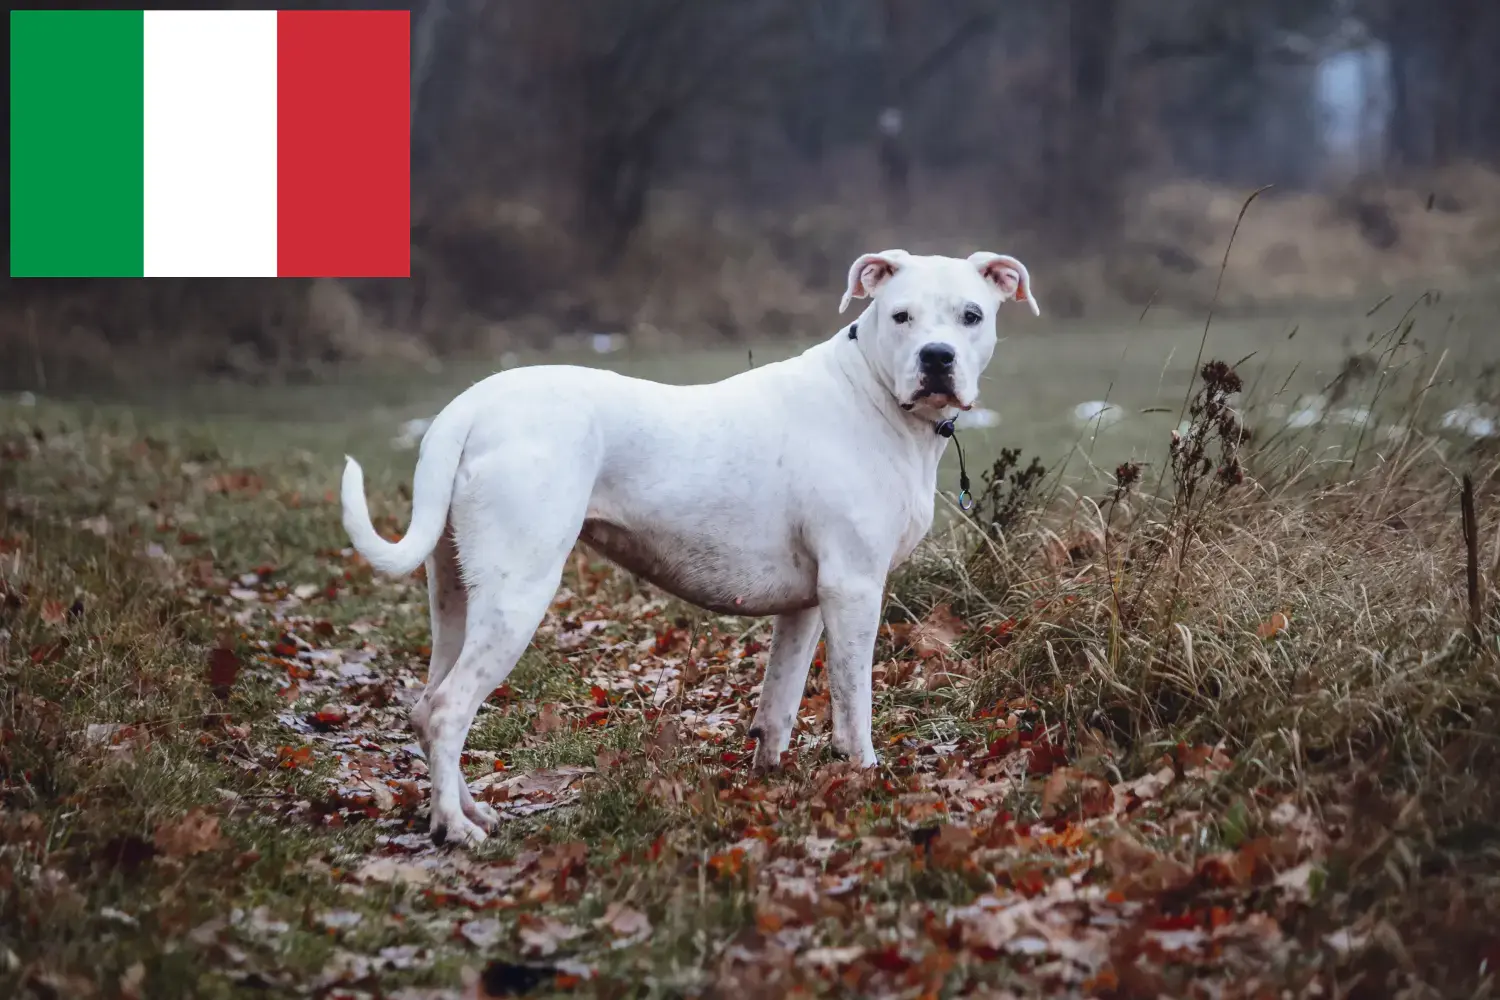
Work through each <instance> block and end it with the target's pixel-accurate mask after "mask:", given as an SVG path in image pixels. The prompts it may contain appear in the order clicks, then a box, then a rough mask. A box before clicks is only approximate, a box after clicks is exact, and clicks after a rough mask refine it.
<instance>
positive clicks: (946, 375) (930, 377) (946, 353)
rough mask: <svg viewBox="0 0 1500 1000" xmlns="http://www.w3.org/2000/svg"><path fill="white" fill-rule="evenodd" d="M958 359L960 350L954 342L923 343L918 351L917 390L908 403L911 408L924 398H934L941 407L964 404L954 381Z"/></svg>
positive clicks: (961, 405) (908, 407)
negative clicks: (955, 348) (957, 349)
mask: <svg viewBox="0 0 1500 1000" xmlns="http://www.w3.org/2000/svg"><path fill="white" fill-rule="evenodd" d="M957 361H958V352H957V351H955V350H954V349H953V345H952V344H944V343H941V342H934V343H931V344H925V345H923V347H922V349H921V350H919V351H918V352H917V374H918V376H919V380H918V382H917V391H916V392H915V393H913V394H912V397H911V400H910V401H909V403H908V404H907V407H906V408H907V409H911V408H912V407H913V406H915V405H916V404H917V403H919V402H922V401H924V400H932V401H933V402H934V403H935V404H937V405H938V406H940V407H943V406H958V407H962V408H963V409H968V407H965V406H963V404H962V403H961V402H959V399H958V389H957V387H956V386H955V385H954V383H953V369H954V365H955V364H956V363H957Z"/></svg>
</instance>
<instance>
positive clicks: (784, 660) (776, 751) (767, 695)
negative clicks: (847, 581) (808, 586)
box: [750, 608, 823, 771]
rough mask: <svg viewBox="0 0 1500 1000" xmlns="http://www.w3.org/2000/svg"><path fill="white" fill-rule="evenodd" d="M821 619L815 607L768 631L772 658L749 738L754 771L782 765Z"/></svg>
mask: <svg viewBox="0 0 1500 1000" xmlns="http://www.w3.org/2000/svg"><path fill="white" fill-rule="evenodd" d="M822 631H823V619H822V617H821V616H820V615H819V613H818V609H817V608H808V609H807V610H806V611H794V612H792V613H791V614H789V615H777V616H776V624H775V625H773V626H772V628H771V656H770V659H769V660H767V661H766V679H765V681H764V682H762V684H761V686H760V704H759V705H758V706H757V707H756V709H755V722H754V723H752V724H751V726H750V735H751V736H753V737H755V739H756V741H757V742H756V744H755V761H754V764H753V766H754V768H755V770H757V771H771V770H775V769H776V768H777V767H780V766H781V753H782V751H783V750H785V749H786V748H787V746H788V745H790V743H791V741H792V729H793V728H795V727H796V724H797V706H798V705H800V704H801V703H802V692H803V689H804V688H805V687H806V686H807V668H808V667H810V666H811V665H812V657H813V651H814V650H815V649H817V646H818V633H820V632H822Z"/></svg>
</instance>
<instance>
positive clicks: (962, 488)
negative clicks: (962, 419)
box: [932, 417, 974, 512]
mask: <svg viewBox="0 0 1500 1000" xmlns="http://www.w3.org/2000/svg"><path fill="white" fill-rule="evenodd" d="M932 429H933V430H935V431H937V433H938V437H945V438H952V440H953V447H954V448H957V449H958V509H959V510H961V511H964V512H968V511H971V510H973V509H974V497H973V496H972V495H971V494H970V493H969V470H968V469H966V468H964V446H963V445H961V444H959V443H958V435H957V434H956V433H954V432H955V431H956V430H957V428H955V427H954V426H953V418H952V417H949V418H948V419H947V420H940V421H938V422H937V423H936V424H934V425H933V428H932Z"/></svg>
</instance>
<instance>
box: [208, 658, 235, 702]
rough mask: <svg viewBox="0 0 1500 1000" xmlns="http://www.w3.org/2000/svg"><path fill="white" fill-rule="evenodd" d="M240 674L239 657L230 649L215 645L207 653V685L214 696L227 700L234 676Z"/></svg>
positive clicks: (232, 686)
mask: <svg viewBox="0 0 1500 1000" xmlns="http://www.w3.org/2000/svg"><path fill="white" fill-rule="evenodd" d="M239 675H240V658H239V656H238V655H237V654H236V653H235V651H234V650H232V649H225V648H224V647H223V646H216V647H215V648H214V649H212V650H210V651H209V654H208V687H209V690H210V691H212V692H213V693H214V697H215V698H218V699H219V700H220V701H228V700H229V694H230V692H231V691H232V690H233V688H234V681H235V678H236V677H238V676H239Z"/></svg>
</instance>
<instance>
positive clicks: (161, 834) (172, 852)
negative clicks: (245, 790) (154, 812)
mask: <svg viewBox="0 0 1500 1000" xmlns="http://www.w3.org/2000/svg"><path fill="white" fill-rule="evenodd" d="M154 842H155V844H156V849H157V850H158V851H160V852H161V853H163V854H165V855H167V856H168V857H173V858H186V857H191V856H192V855H194V854H202V853H204V852H205V851H212V850H215V849H217V848H218V847H219V846H220V845H221V844H222V843H223V842H224V838H223V837H222V836H221V835H220V834H219V817H217V816H214V815H212V814H211V813H207V812H205V811H203V809H201V808H198V807H194V808H193V809H192V810H190V811H189V812H188V814H187V815H186V816H183V817H182V818H181V819H176V820H164V821H162V822H161V823H158V824H157V826H156V836H155V837H154Z"/></svg>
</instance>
